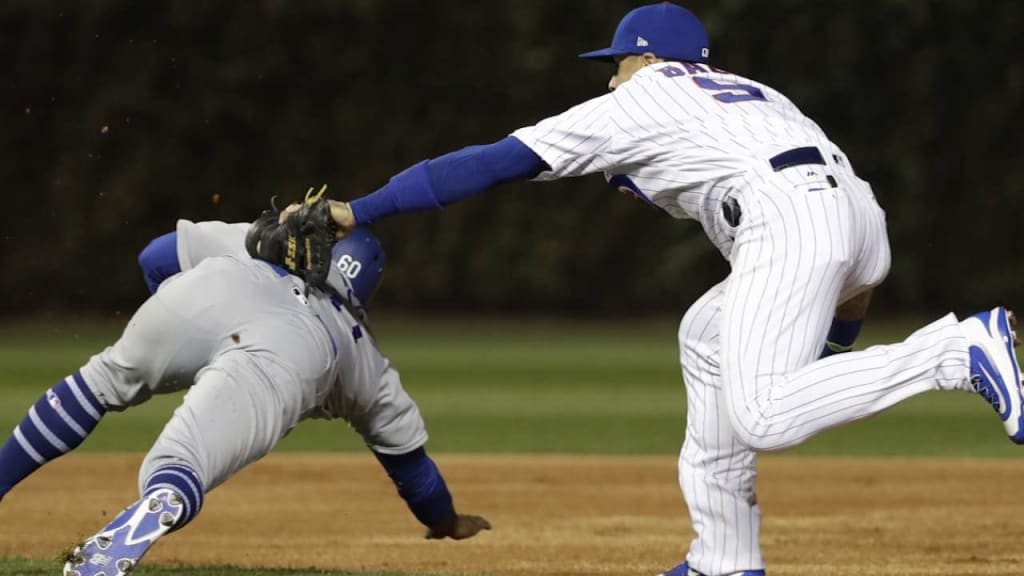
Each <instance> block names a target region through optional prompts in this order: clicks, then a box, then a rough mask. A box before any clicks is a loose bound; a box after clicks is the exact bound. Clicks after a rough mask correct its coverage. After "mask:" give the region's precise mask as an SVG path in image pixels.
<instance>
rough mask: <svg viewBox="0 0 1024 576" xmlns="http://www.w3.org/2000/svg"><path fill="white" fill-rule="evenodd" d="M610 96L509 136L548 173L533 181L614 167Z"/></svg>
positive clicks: (598, 98)
mask: <svg viewBox="0 0 1024 576" xmlns="http://www.w3.org/2000/svg"><path fill="white" fill-rule="evenodd" d="M611 96H612V95H611V94H605V95H604V96H600V97H597V98H594V99H592V100H588V101H586V102H584V103H582V104H579V105H577V106H574V107H572V108H570V109H569V110H566V111H565V112H563V113H561V114H559V115H557V116H552V117H550V118H546V119H544V120H541V121H540V122H538V123H537V124H535V125H533V126H527V127H524V128H520V129H518V130H516V131H515V132H513V133H512V136H513V137H514V138H516V139H518V140H519V141H520V142H522V143H523V144H525V145H526V146H528V147H529V148H530V149H531V150H533V151H534V153H536V154H537V155H538V156H540V158H541V159H542V160H544V162H546V163H547V165H548V166H549V167H550V168H551V169H550V170H547V171H544V172H541V173H540V174H539V175H538V176H537V177H536V178H534V179H535V180H555V179H558V178H566V177H570V176H582V175H584V174H593V173H595V172H603V171H605V170H608V169H610V168H612V167H614V166H615V165H616V164H617V163H618V158H616V155H615V154H614V147H613V138H614V136H615V132H614V126H615V124H614V123H613V121H612V117H611V113H612V111H613V102H612V98H611Z"/></svg>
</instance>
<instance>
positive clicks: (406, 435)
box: [351, 362, 427, 454]
mask: <svg viewBox="0 0 1024 576" xmlns="http://www.w3.org/2000/svg"><path fill="white" fill-rule="evenodd" d="M377 391H378V392H377V396H376V398H375V399H374V402H373V404H372V405H371V406H370V409H369V410H368V411H367V412H366V413H365V414H364V415H362V417H356V418H353V419H352V420H351V422H352V425H353V426H354V427H355V428H356V429H357V430H358V431H359V432H360V434H362V436H363V440H364V441H365V442H366V445H367V446H369V447H370V448H371V449H373V451H374V452H377V453H379V454H406V453H408V452H411V451H413V450H415V449H417V448H419V447H420V446H423V445H424V444H426V443H427V428H426V425H425V424H424V423H423V417H422V416H421V415H420V410H419V408H418V407H417V406H416V403H415V402H413V400H412V398H411V397H410V396H409V394H408V393H406V391H405V388H403V387H402V382H401V378H400V377H399V375H398V370H395V368H394V367H393V366H391V364H390V362H388V365H387V367H386V368H385V369H384V371H383V372H382V373H381V375H380V382H379V385H378V388H377Z"/></svg>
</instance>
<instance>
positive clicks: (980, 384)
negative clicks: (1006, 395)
mask: <svg viewBox="0 0 1024 576" xmlns="http://www.w3.org/2000/svg"><path fill="white" fill-rule="evenodd" d="M971 386H972V387H973V388H974V391H975V392H977V393H978V395H979V396H981V397H982V398H984V399H985V401H986V402H988V403H989V404H991V405H992V407H993V408H995V409H996V412H1001V411H1002V406H1001V405H1000V403H999V395H998V394H996V391H995V390H994V389H993V388H992V387H991V386H986V385H985V382H984V380H983V379H982V378H981V376H976V375H975V376H971Z"/></svg>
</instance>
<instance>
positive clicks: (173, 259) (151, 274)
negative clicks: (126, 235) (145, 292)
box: [139, 232, 181, 294]
mask: <svg viewBox="0 0 1024 576" xmlns="http://www.w3.org/2000/svg"><path fill="white" fill-rule="evenodd" d="M139 266H140V267H141V268H142V276H143V278H145V280H146V287H147V288H149V293H150V294H152V293H154V292H156V289H157V288H158V287H159V286H160V283H161V282H163V281H164V280H166V279H168V278H170V277H171V276H174V275H175V274H177V273H178V272H181V264H180V263H179V262H178V233H177V232H169V233H167V234H164V235H163V236H158V237H157V238H154V239H153V241H152V242H150V243H149V245H148V246H146V247H145V248H143V250H142V252H140V253H139Z"/></svg>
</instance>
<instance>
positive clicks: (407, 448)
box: [324, 311, 427, 454]
mask: <svg viewBox="0 0 1024 576" xmlns="http://www.w3.org/2000/svg"><path fill="white" fill-rule="evenodd" d="M335 319H337V320H339V322H338V324H337V326H338V327H339V328H340V329H339V334H338V335H337V337H336V338H335V339H336V342H337V346H338V354H337V358H338V364H337V366H338V373H337V377H336V380H335V383H334V384H333V386H332V389H331V391H330V392H329V393H328V395H327V398H326V400H325V402H324V409H325V411H326V412H327V415H328V416H329V417H331V418H342V419H344V420H345V421H347V422H348V423H349V424H350V425H351V426H352V427H353V428H354V429H355V430H356V432H358V433H359V434H360V435H361V436H362V437H363V440H364V441H365V442H366V444H367V446H369V447H370V448H371V449H373V450H374V451H376V452H379V453H381V454H405V453H407V452H411V451H413V450H415V449H417V448H419V447H420V446H422V445H423V444H425V443H426V442H427V430H426V426H425V425H424V423H423V417H422V416H421V415H420V411H419V408H418V407H417V406H416V403H415V402H413V400H412V398H410V397H409V394H408V393H406V391H405V388H403V387H402V379H401V377H400V376H399V374H398V370H396V369H395V367H394V366H393V365H392V364H391V360H389V359H388V358H387V357H386V356H384V355H383V354H381V353H380V350H378V349H377V345H376V343H375V342H374V340H373V336H372V335H371V334H369V332H368V331H367V330H366V328H365V327H363V326H362V325H361V324H360V323H359V322H358V321H356V320H355V319H354V318H353V317H352V316H351V315H350V314H348V312H347V311H339V312H338V313H337V314H336V315H335ZM329 324H333V323H329Z"/></svg>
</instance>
